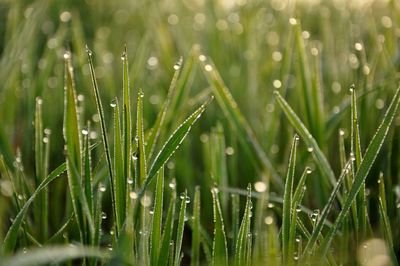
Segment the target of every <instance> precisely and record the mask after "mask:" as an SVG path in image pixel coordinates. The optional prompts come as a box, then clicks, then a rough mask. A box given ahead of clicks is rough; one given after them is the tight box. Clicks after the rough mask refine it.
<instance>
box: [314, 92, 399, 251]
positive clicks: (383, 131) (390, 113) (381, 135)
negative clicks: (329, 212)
mask: <svg viewBox="0 0 400 266" xmlns="http://www.w3.org/2000/svg"><path fill="white" fill-rule="evenodd" d="M399 103H400V88H399V89H397V91H396V94H395V95H394V97H393V100H392V101H391V103H390V106H389V108H388V109H387V111H386V114H385V117H384V118H383V120H382V122H381V124H380V126H379V128H378V129H377V131H376V133H375V135H374V137H373V138H372V140H371V142H370V144H369V145H368V148H367V150H366V152H365V155H364V158H363V160H362V161H361V164H360V167H359V169H358V171H357V173H356V175H355V177H354V182H353V184H352V186H351V188H350V191H349V194H348V196H347V198H346V200H345V202H344V204H343V207H342V210H341V211H340V213H339V216H338V217H337V218H336V221H335V224H334V226H333V227H332V228H331V229H330V230H329V232H328V234H327V236H326V237H325V240H324V242H323V243H322V245H321V249H322V254H321V255H322V256H324V255H325V254H326V253H327V252H328V250H329V247H330V244H331V242H332V240H333V238H334V236H335V234H336V232H337V230H338V227H339V225H340V224H341V223H342V222H343V219H344V218H345V216H346V215H347V213H348V211H349V208H350V207H351V204H352V203H353V201H354V200H355V198H356V196H357V193H358V191H359V190H360V188H361V187H362V185H363V183H364V182H365V179H366V178H367V175H368V173H369V171H370V169H371V167H372V164H373V163H374V161H375V159H376V157H377V156H378V153H379V152H380V150H381V148H382V145H383V142H384V141H385V138H386V135H387V133H388V131H389V128H390V126H391V124H392V122H393V119H394V116H395V115H396V113H397V110H398V107H399Z"/></svg>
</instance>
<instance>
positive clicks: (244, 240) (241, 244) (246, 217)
mask: <svg viewBox="0 0 400 266" xmlns="http://www.w3.org/2000/svg"><path fill="white" fill-rule="evenodd" d="M251 209H252V202H251V185H250V184H249V185H248V186H247V201H246V207H245V210H244V214H243V219H242V223H241V225H240V228H239V234H238V238H237V241H236V248H235V258H234V262H235V266H241V265H245V263H246V261H247V259H248V258H247V256H251V254H247V246H248V241H249V237H248V236H249V234H250V224H251V216H252V214H251Z"/></svg>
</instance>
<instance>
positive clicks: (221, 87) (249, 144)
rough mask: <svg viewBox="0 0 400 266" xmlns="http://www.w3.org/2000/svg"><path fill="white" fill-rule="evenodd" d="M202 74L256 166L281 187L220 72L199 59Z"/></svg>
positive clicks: (277, 177)
mask: <svg viewBox="0 0 400 266" xmlns="http://www.w3.org/2000/svg"><path fill="white" fill-rule="evenodd" d="M200 61H201V63H202V66H203V67H202V69H203V70H204V71H203V72H204V74H205V76H206V78H207V80H208V82H209V83H210V85H211V87H212V89H213V93H214V95H215V98H216V99H217V102H218V105H219V106H220V107H221V109H222V111H223V112H224V114H225V116H226V117H227V119H228V121H229V122H230V123H231V124H232V126H233V128H234V129H235V130H236V132H237V134H238V136H239V140H240V141H242V142H243V143H242V144H243V145H244V147H245V149H247V150H248V151H249V153H250V156H252V158H253V159H254V162H255V163H256V165H257V167H259V168H260V169H261V170H263V171H267V172H269V173H270V175H271V176H272V181H273V183H274V184H275V185H276V186H277V187H278V188H279V189H281V188H283V184H282V180H281V178H280V176H279V174H278V173H277V172H276V170H275V168H274V167H273V166H272V164H271V162H270V160H269V159H268V157H267V155H266V154H265V153H264V151H263V149H262V148H261V145H260V144H259V142H258V141H257V139H256V137H255V135H254V132H253V130H252V129H251V127H250V126H249V125H248V123H247V121H246V119H245V118H244V116H243V114H242V113H241V112H240V110H239V108H238V106H237V103H236V102H235V100H234V99H233V96H232V94H231V93H230V91H229V89H228V88H227V87H226V86H225V84H224V82H223V80H222V78H221V76H220V74H219V73H218V71H217V70H216V68H215V66H214V64H213V63H212V62H210V61H209V62H208V63H207V64H206V63H205V61H206V60H203V61H202V60H200Z"/></svg>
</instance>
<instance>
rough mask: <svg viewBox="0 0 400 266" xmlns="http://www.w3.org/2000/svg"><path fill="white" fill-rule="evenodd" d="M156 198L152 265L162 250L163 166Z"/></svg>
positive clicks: (152, 227)
mask: <svg viewBox="0 0 400 266" xmlns="http://www.w3.org/2000/svg"><path fill="white" fill-rule="evenodd" d="M155 193H156V194H155V197H154V198H155V199H154V209H153V221H152V226H151V247H150V248H151V254H150V260H151V261H150V262H151V265H157V259H158V254H159V251H160V244H161V242H160V240H161V224H162V212H163V195H164V168H163V167H161V169H160V171H158V175H157V185H156V192H155Z"/></svg>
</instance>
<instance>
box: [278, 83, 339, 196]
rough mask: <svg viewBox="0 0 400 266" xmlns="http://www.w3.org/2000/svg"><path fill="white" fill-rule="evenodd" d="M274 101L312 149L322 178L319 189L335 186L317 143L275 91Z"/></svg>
mask: <svg viewBox="0 0 400 266" xmlns="http://www.w3.org/2000/svg"><path fill="white" fill-rule="evenodd" d="M274 93H275V96H276V100H277V102H278V104H279V106H280V107H281V108H282V110H283V111H284V113H285V115H286V117H287V118H288V120H289V122H290V123H291V124H292V126H293V127H294V128H295V130H296V131H297V133H298V134H299V135H300V137H301V138H302V139H303V140H304V142H305V143H306V145H307V147H309V148H312V156H313V158H314V160H315V161H316V163H317V166H318V168H319V169H320V171H321V173H322V175H323V176H324V178H323V179H322V180H321V179H318V180H319V184H320V187H321V188H322V189H323V188H326V182H328V181H329V182H330V183H331V185H332V186H335V184H336V178H335V174H334V173H333V171H332V168H331V166H330V164H329V162H328V160H327V159H326V157H325V155H324V154H323V153H322V151H321V149H320V148H319V146H318V144H317V141H316V140H315V139H314V138H313V136H312V135H311V134H310V132H309V131H308V129H307V128H306V126H305V125H304V124H303V123H302V122H301V120H300V118H299V117H298V116H297V115H296V113H295V112H294V111H293V109H292V108H291V107H290V106H289V104H288V103H287V102H286V101H285V99H284V98H283V97H282V96H281V95H280V94H279V92H278V91H275V92H274Z"/></svg>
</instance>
